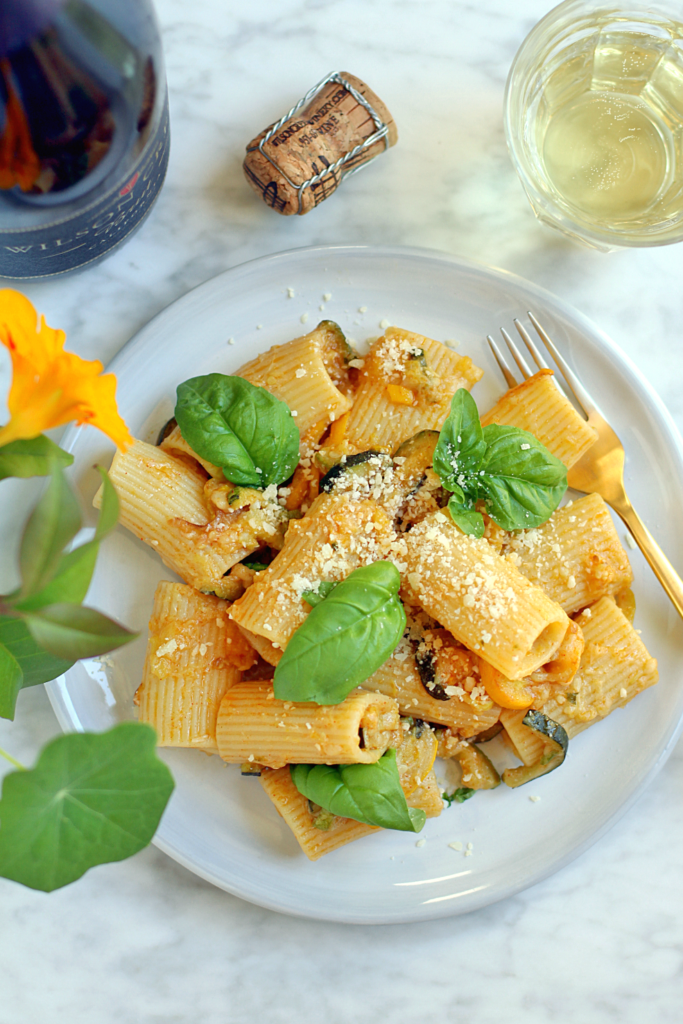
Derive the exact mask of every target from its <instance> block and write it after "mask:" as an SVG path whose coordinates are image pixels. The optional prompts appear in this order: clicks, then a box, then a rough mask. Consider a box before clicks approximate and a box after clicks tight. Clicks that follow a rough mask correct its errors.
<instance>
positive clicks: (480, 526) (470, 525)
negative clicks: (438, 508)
mask: <svg viewBox="0 0 683 1024" xmlns="http://www.w3.org/2000/svg"><path fill="white" fill-rule="evenodd" d="M448 511H449V512H450V515H451V519H452V520H453V522H454V523H455V524H456V526H459V527H460V529H461V530H462V532H463V533H466V534H468V535H469V536H470V537H483V536H484V529H485V526H484V517H483V516H482V514H481V512H477V511H476V510H475V509H469V508H467V506H466V505H464V504H462V503H461V502H459V501H457V500H456V498H455V495H454V496H453V497H452V498H451V499H450V501H449V502H448Z"/></svg>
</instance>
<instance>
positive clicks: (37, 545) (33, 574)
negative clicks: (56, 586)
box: [19, 463, 81, 600]
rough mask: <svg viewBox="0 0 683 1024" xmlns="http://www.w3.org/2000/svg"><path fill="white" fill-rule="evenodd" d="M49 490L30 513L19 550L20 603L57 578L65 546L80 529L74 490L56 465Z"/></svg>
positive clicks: (79, 516) (79, 514)
mask: <svg viewBox="0 0 683 1024" xmlns="http://www.w3.org/2000/svg"><path fill="white" fill-rule="evenodd" d="M51 477H52V478H51V480H50V483H49V484H48V487H47V489H46V491H45V493H44V495H43V496H42V498H41V499H40V501H39V502H38V504H37V505H36V507H35V508H34V510H33V512H32V513H31V515H30V517H29V520H28V522H27V523H26V527H25V529H24V535H23V537H22V540H21V548H20V551H19V565H20V568H21V579H22V584H21V590H20V592H19V598H20V600H21V599H23V598H27V597H32V596H33V595H34V594H35V593H37V591H38V590H40V589H42V588H43V587H44V586H45V585H46V584H47V583H49V581H50V580H51V579H52V577H53V576H54V574H55V572H56V571H57V567H58V566H59V563H60V560H61V558H62V551H63V550H64V548H65V546H66V545H67V544H68V543H69V541H70V540H72V538H73V537H75V536H76V534H77V533H78V531H79V529H80V527H81V513H80V510H79V507H78V502H77V500H76V496H75V495H74V493H73V491H72V490H71V488H70V487H69V484H68V483H67V480H66V477H65V475H64V473H63V471H62V469H61V468H60V466H59V465H58V464H57V463H53V466H52V471H51Z"/></svg>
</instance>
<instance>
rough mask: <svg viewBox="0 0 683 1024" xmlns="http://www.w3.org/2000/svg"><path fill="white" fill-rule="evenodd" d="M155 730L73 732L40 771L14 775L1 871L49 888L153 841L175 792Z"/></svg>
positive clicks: (56, 743)
mask: <svg viewBox="0 0 683 1024" xmlns="http://www.w3.org/2000/svg"><path fill="white" fill-rule="evenodd" d="M155 746H156V734H155V732H154V729H152V728H151V727H150V726H148V725H144V724H143V723H141V722H123V723H122V724H121V725H117V726H115V727H114V728H113V729H110V730H109V731H108V732H104V733H98V734H93V733H71V734H70V735H68V736H60V737H59V738H58V739H56V740H53V741H52V743H49V744H48V745H47V746H46V747H44V749H43V750H42V752H41V754H40V757H39V758H38V761H37V763H36V765H35V767H34V768H32V769H31V770H29V771H25V770H24V771H16V772H10V774H9V775H6V776H5V778H4V779H3V784H2V799H1V800H0V823H1V827H0V875H2V877H3V878H11V879H13V880H14V881H15V882H21V883H22V885H27V886H30V887H31V888H32V889H42V890H43V891H44V892H51V891H52V890H53V889H58V888H60V886H63V885H68V884H69V882H73V881H75V880H76V879H77V878H80V877H81V875H83V874H84V873H85V872H86V871H87V870H88V868H91V867H94V866H95V865H96V864H104V863H107V862H109V861H116V860H123V859H124V858H125V857H131V856H132V855H133V854H134V853H137V851H138V850H141V849H142V848H143V847H144V846H147V844H148V843H149V842H150V840H151V839H152V836H153V835H154V832H155V831H156V828H157V825H158V824H159V819H160V818H161V815H162V813H163V810H164V808H165V807H166V804H167V803H168V800H169V797H170V796H171V793H172V791H173V778H172V776H171V773H170V771H169V770H168V768H167V767H166V765H165V764H164V763H163V761H160V760H159V758H158V757H157V756H156V752H155Z"/></svg>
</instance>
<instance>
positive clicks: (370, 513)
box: [232, 494, 395, 661]
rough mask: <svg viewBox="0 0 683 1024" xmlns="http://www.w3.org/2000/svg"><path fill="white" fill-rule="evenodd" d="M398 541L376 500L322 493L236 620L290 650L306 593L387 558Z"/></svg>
mask: <svg viewBox="0 0 683 1024" xmlns="http://www.w3.org/2000/svg"><path fill="white" fill-rule="evenodd" d="M394 540H395V535H394V531H393V528H392V524H391V519H390V518H389V516H388V515H387V514H386V512H384V511H383V509H381V508H380V507H379V506H378V505H377V504H376V502H374V501H352V500H347V499H346V498H344V497H343V496H342V497H340V498H337V497H335V496H334V495H331V494H321V495H320V497H318V498H316V500H315V502H314V503H313V505H312V506H311V509H310V511H309V512H308V514H307V515H305V516H304V518H303V519H299V520H293V521H292V522H291V523H290V525H289V529H288V530H287V534H286V536H285V543H284V546H283V548H282V551H280V552H279V553H278V554H277V555H276V557H275V558H274V559H273V561H272V562H271V563H270V565H269V566H268V568H267V569H266V570H265V571H264V572H260V573H259V574H258V576H257V577H256V579H255V580H254V583H253V585H252V586H251V587H249V589H248V590H247V591H246V593H245V594H244V595H243V596H242V597H241V598H240V599H239V600H238V601H236V602H235V604H234V605H233V607H232V617H233V619H234V620H235V622H237V623H238V625H239V626H241V627H242V628H243V629H245V630H249V633H251V634H257V635H259V636H262V637H264V638H265V639H266V640H268V641H269V643H270V644H274V645H275V646H276V648H285V647H286V646H287V642H288V641H289V638H290V637H291V635H292V633H293V632H294V630H295V629H296V628H297V627H298V626H300V625H301V623H302V622H303V621H304V619H305V618H306V616H307V614H308V612H309V606H308V605H307V604H305V602H304V601H303V600H302V598H301V595H302V593H303V592H304V591H305V590H316V589H317V586H318V584H319V583H320V581H321V580H342V579H345V578H346V577H347V576H348V575H349V573H350V572H352V570H353V569H357V568H358V567H359V566H361V565H368V564H370V563H371V562H376V561H378V560H379V559H382V558H385V557H386V555H387V553H388V552H389V550H390V547H391V545H392V543H394ZM261 653H263V652H261ZM265 657H266V660H268V661H269V660H270V658H268V657H267V656H265Z"/></svg>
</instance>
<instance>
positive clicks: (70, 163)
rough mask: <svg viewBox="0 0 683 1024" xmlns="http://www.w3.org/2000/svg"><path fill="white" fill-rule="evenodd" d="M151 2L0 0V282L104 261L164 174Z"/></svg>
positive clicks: (161, 80) (161, 89)
mask: <svg viewBox="0 0 683 1024" xmlns="http://www.w3.org/2000/svg"><path fill="white" fill-rule="evenodd" d="M168 152H169V130H168V98H167V92H166V77H165V73H164V65H163V56H162V52H161V43H160V39H159V30H158V26H157V22H156V19H155V15H154V10H153V8H152V5H151V0H0V277H8V278H34V277H47V276H53V275H55V274H64V273H67V272H69V271H73V270H77V269H79V268H81V267H84V266H86V265H88V264H91V263H93V262H95V261H97V260H100V259H102V258H103V257H104V256H107V255H108V254H109V253H111V252H112V251H113V250H114V249H115V248H117V247H118V246H120V245H121V244H122V243H123V242H124V241H125V240H126V239H127V238H129V237H130V235H131V234H132V232H133V231H135V230H136V229H137V228H138V227H139V226H140V224H141V223H142V221H143V220H144V218H145V217H146V216H147V214H148V213H149V211H150V209H151V208H152V205H153V203H154V201H155V199H156V197H157V195H158V193H159V189H160V188H161V185H162V184H163V180H164V176H165V174H166V168H167V165H168Z"/></svg>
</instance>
